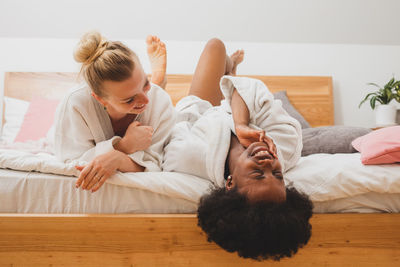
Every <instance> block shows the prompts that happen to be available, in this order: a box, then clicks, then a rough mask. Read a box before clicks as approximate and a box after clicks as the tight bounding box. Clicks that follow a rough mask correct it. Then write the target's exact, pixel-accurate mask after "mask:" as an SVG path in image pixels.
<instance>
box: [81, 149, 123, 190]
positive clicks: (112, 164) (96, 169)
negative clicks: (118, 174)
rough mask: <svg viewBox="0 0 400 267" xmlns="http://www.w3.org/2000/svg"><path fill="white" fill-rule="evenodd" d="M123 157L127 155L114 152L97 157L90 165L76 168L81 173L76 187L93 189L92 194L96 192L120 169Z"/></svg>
mask: <svg viewBox="0 0 400 267" xmlns="http://www.w3.org/2000/svg"><path fill="white" fill-rule="evenodd" d="M121 156H125V155H124V154H122V152H120V151H117V150H112V151H110V152H107V153H105V154H103V155H100V156H97V157H96V158H95V159H93V160H92V161H91V162H90V163H89V164H88V165H85V166H75V168H76V169H77V170H79V171H81V173H80V175H79V177H78V180H77V181H76V187H77V188H78V187H80V186H82V189H86V190H90V189H91V190H92V192H96V191H97V190H98V189H99V188H100V187H101V186H102V185H103V184H104V182H105V181H106V180H107V179H108V178H110V177H111V175H113V174H114V173H115V171H116V170H117V169H118V168H119V165H120V161H121Z"/></svg>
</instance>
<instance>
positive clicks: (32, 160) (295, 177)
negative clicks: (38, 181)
mask: <svg viewBox="0 0 400 267" xmlns="http://www.w3.org/2000/svg"><path fill="white" fill-rule="evenodd" d="M0 168H7V169H12V170H20V171H25V172H31V171H35V172H42V173H50V174H58V175H63V176H72V177H73V176H77V175H78V171H77V170H75V168H74V164H73V163H70V164H64V163H61V162H59V161H57V160H56V158H55V157H54V156H53V155H51V154H48V153H37V154H34V153H30V152H27V151H19V150H13V149H0ZM285 182H286V184H291V185H292V186H294V187H296V188H297V189H298V190H300V191H302V192H304V193H306V194H308V195H309V196H310V198H311V200H313V201H329V200H335V199H342V198H348V197H353V196H357V195H361V194H365V193H368V192H375V193H379V194H385V193H388V194H397V193H400V164H390V165H371V166H365V165H363V164H362V163H361V161H360V154H359V153H354V154H313V155H310V156H307V157H302V158H301V159H300V161H299V162H298V164H297V165H296V166H295V167H294V168H292V169H291V170H290V171H288V172H287V173H286V174H285ZM106 183H108V184H113V185H119V186H124V187H131V188H136V189H141V190H147V191H150V192H154V193H157V194H161V195H165V196H168V197H172V198H179V199H184V200H187V201H190V202H194V203H197V202H198V201H199V199H200V197H201V196H202V195H203V194H204V193H206V192H207V190H209V188H210V187H212V186H213V184H212V183H211V182H210V181H209V180H206V179H202V178H199V177H196V176H192V175H187V174H182V173H176V172H144V173H121V172H117V173H116V174H115V175H113V176H112V177H111V178H110V179H108V180H107V181H106Z"/></svg>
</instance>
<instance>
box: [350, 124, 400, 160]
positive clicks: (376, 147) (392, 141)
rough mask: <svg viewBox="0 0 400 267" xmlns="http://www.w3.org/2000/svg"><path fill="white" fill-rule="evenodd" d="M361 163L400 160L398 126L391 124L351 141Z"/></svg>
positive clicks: (399, 133)
mask: <svg viewBox="0 0 400 267" xmlns="http://www.w3.org/2000/svg"><path fill="white" fill-rule="evenodd" d="M351 144H352V145H353V147H354V148H355V149H357V150H358V151H359V152H360V153H361V162H362V163H363V164H366V165H368V164H388V163H395V162H400V126H392V127H387V128H383V129H379V130H376V131H372V132H370V133H369V134H366V135H364V136H361V137H358V138H357V139H355V140H354V141H353V142H352V143H351Z"/></svg>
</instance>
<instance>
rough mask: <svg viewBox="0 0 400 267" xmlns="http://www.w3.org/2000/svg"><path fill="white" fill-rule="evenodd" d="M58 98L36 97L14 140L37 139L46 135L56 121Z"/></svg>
mask: <svg viewBox="0 0 400 267" xmlns="http://www.w3.org/2000/svg"><path fill="white" fill-rule="evenodd" d="M58 103H59V101H58V100H50V99H46V98H42V97H34V98H33V99H32V100H31V102H30V104H29V108H28V111H27V112H26V113H25V117H24V121H23V123H22V125H21V128H20V130H19V132H18V134H17V137H15V140H14V142H26V141H29V140H32V141H36V140H39V139H40V138H44V137H46V134H47V132H48V131H49V129H50V127H51V125H52V124H53V122H54V115H55V112H56V108H57V105H58Z"/></svg>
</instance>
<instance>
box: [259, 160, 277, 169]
mask: <svg viewBox="0 0 400 267" xmlns="http://www.w3.org/2000/svg"><path fill="white" fill-rule="evenodd" d="M258 163H259V165H261V167H263V168H267V167H268V168H271V167H272V165H273V164H274V159H262V160H259V161H258Z"/></svg>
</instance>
